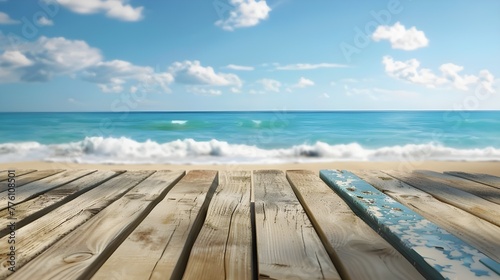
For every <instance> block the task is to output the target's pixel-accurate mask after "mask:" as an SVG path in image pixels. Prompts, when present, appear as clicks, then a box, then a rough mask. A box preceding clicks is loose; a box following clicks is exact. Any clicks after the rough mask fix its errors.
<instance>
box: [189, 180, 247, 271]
mask: <svg viewBox="0 0 500 280" xmlns="http://www.w3.org/2000/svg"><path fill="white" fill-rule="evenodd" d="M250 191H251V172H250V171H233V172H229V171H228V172H224V171H223V172H219V186H218V187H217V191H216V193H215V195H214V196H213V198H212V201H211V203H210V206H209V208H208V213H207V217H206V219H205V222H204V224H203V227H202V229H201V231H200V233H199V235H198V238H197V239H196V242H195V244H194V245H193V248H192V250H191V254H190V256H189V261H188V264H187V267H186V271H185V272H184V276H183V279H194V280H196V279H241V280H245V279H247V280H250V279H252V275H253V272H252V227H251V223H250Z"/></svg>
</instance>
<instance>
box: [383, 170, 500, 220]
mask: <svg viewBox="0 0 500 280" xmlns="http://www.w3.org/2000/svg"><path fill="white" fill-rule="evenodd" d="M384 172H385V173H387V174H389V175H391V176H392V177H394V178H396V179H398V180H401V181H403V182H405V183H407V184H409V185H411V186H413V187H415V188H418V189H420V190H422V191H424V192H426V193H428V194H430V195H432V196H434V197H435V198H437V199H439V200H441V201H443V202H445V203H448V204H451V205H453V206H455V207H458V208H460V209H462V210H465V211H467V212H469V213H471V214H473V215H475V216H478V217H480V218H482V219H485V220H486V221H488V222H490V223H493V224H495V225H497V226H500V207H498V204H496V203H493V202H491V201H488V200H486V199H483V198H480V197H478V196H476V195H473V194H470V193H468V192H465V191H462V190H459V189H456V188H453V187H450V186H448V185H447V184H443V183H439V182H436V181H432V180H430V179H427V178H425V177H422V176H419V175H418V174H415V173H411V172H403V171H396V170H391V171H384Z"/></svg>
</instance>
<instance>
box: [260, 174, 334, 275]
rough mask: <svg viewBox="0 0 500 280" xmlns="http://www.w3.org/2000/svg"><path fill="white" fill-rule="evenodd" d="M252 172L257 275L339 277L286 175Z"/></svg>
mask: <svg viewBox="0 0 500 280" xmlns="http://www.w3.org/2000/svg"><path fill="white" fill-rule="evenodd" d="M253 175H254V176H253V179H254V195H255V224H256V232H257V255H258V269H259V276H260V277H261V278H266V277H268V278H271V279H340V276H339V274H338V272H337V270H336V268H335V266H334V265H333V263H332V261H331V260H330V257H329V256H328V253H327V252H326V250H325V248H324V247H323V244H322V243H321V240H320V238H319V237H318V235H317V234H316V231H315V230H314V228H313V226H312V225H311V222H310V220H309V218H308V217H307V214H306V212H305V211H304V209H303V208H302V206H301V205H300V202H299V201H298V199H297V197H296V196H295V194H294V193H293V191H292V188H291V186H290V184H289V183H288V182H287V180H286V177H285V174H284V173H283V172H282V171H276V170H259V171H254V174H253Z"/></svg>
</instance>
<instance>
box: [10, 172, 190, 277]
mask: <svg viewBox="0 0 500 280" xmlns="http://www.w3.org/2000/svg"><path fill="white" fill-rule="evenodd" d="M183 175H184V172H181V171H173V172H171V171H158V172H156V173H154V174H153V175H151V176H150V177H148V178H146V180H144V181H142V182H140V183H139V185H137V186H135V187H134V188H133V189H131V190H130V191H128V192H127V193H126V194H125V195H124V196H122V197H121V198H119V199H118V200H116V201H115V202H113V203H112V204H110V205H109V206H108V207H106V208H104V209H103V210H101V211H100V212H99V213H98V214H96V215H95V216H94V217H92V218H91V219H90V220H88V221H87V222H86V223H85V224H83V225H81V226H80V227H78V228H77V229H75V230H74V231H72V232H71V233H69V234H68V235H66V236H65V237H64V238H62V239H61V240H60V241H59V242H57V244H55V245H53V246H52V247H50V248H49V249H47V250H46V251H45V252H44V253H42V254H41V255H39V256H38V257H36V258H35V259H33V260H32V261H31V262H29V263H28V264H26V266H24V267H23V268H22V269H21V270H19V271H18V272H16V274H15V279H39V280H42V279H81V278H89V276H90V275H92V274H93V272H95V270H97V269H98V267H99V266H100V264H102V262H103V261H105V260H106V258H107V257H108V256H109V254H111V253H112V252H113V251H114V250H115V248H116V247H117V246H118V245H119V244H120V243H121V242H122V241H123V240H124V239H125V238H126V237H127V236H128V234H129V233H130V232H131V231H132V230H133V229H134V228H135V227H136V226H137V224H138V223H140V221H142V219H143V218H144V217H145V216H146V215H147V214H148V213H149V211H151V209H152V208H153V207H154V206H155V205H156V204H157V203H158V202H159V201H161V199H163V197H164V195H165V194H166V193H167V192H168V190H170V188H171V187H172V186H173V185H174V184H175V183H176V182H177V181H178V180H179V179H180V178H181V177H182V176H183Z"/></svg>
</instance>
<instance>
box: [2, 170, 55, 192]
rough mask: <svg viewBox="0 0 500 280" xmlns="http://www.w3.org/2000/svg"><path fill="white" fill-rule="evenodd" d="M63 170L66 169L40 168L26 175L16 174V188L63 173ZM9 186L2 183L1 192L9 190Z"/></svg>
mask: <svg viewBox="0 0 500 280" xmlns="http://www.w3.org/2000/svg"><path fill="white" fill-rule="evenodd" d="M63 171H64V170H63V169H50V170H40V171H36V172H30V173H28V174H25V175H20V176H19V177H17V174H16V190H17V188H19V187H21V186H24V185H26V184H29V183H31V182H34V181H36V180H40V179H44V178H47V177H49V176H52V175H55V174H58V173H61V172H63ZM7 188H8V187H7V184H5V183H4V184H0V192H5V191H7ZM0 195H2V193H0Z"/></svg>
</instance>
